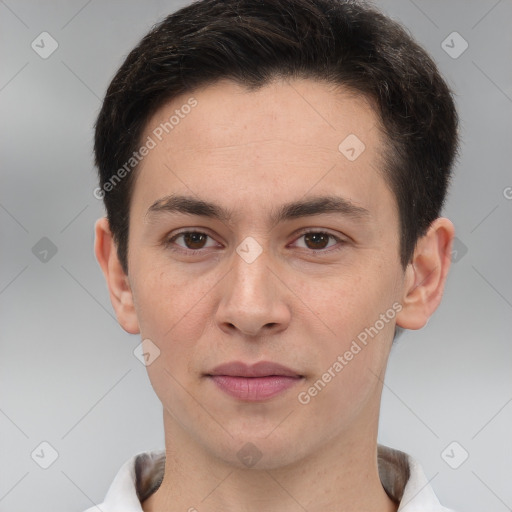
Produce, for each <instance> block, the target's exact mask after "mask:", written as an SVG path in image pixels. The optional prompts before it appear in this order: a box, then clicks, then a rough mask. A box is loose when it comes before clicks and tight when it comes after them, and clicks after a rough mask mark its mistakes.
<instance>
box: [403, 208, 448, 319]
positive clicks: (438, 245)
mask: <svg viewBox="0 0 512 512" xmlns="http://www.w3.org/2000/svg"><path fill="white" fill-rule="evenodd" d="M454 236H455V228H454V227H453V224H452V222H451V221H450V220H448V219H446V218H443V217H439V218H437V219H436V220H435V221H434V222H432V224H431V225H430V227H429V229H428V231H427V233H426V234H425V235H424V236H423V237H421V238H420V239H419V240H418V242H417V244H416V248H415V250H414V255H413V257H412V260H411V262H410V263H409V265H408V266H407V268H406V271H405V281H404V283H405V284H404V290H403V296H402V301H401V304H402V310H401V311H400V313H398V315H397V317H396V323H397V325H398V326H400V327H403V328H404V329H421V328H422V327H424V326H425V325H426V323H427V322H428V320H429V318H430V316H431V315H432V313H433V312H434V311H435V310H436V309H437V306H439V303H440V302H441V297H442V296H443V290H444V285H445V283H446V278H447V275H448V270H449V268H450V263H451V252H452V243H453V237H454Z"/></svg>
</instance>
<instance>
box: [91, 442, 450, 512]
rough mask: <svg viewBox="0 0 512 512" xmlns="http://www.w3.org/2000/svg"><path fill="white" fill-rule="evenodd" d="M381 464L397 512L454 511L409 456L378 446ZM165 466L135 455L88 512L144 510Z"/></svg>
mask: <svg viewBox="0 0 512 512" xmlns="http://www.w3.org/2000/svg"><path fill="white" fill-rule="evenodd" d="M378 465H379V476H380V480H381V482H382V486H383V487H384V489H385V491H386V492H387V494H388V495H389V496H390V497H391V498H392V499H394V500H395V501H396V502H398V503H400V506H399V507H398V512H453V510H451V509H448V508H445V507H443V506H441V504H440V503H439V500H438V499H437V497H436V495H435V494H434V490H433V489H432V487H431V486H430V484H429V482H428V480H427V478H426V476H425V474H424V473H423V469H422V468H421V466H420V465H419V464H418V462H416V461H415V460H414V459H413V458H412V457H411V456H410V455H407V454H406V453H404V452H401V451H399V450H394V449H392V448H388V447H386V446H382V445H379V446H378ZM164 466H165V452H164V451H153V452H144V453H139V454H137V455H134V456H133V457H132V458H131V459H130V460H128V461H127V462H126V463H125V464H124V465H123V466H122V467H121V469H120V470H119V472H118V474H117V476H116V477H115V479H114V481H113V482H112V485H111V486H110V488H109V490H108V492H107V495H106V497H105V501H103V503H100V504H98V507H96V506H94V507H91V508H89V509H87V510H86V511H85V512H99V511H101V512H142V506H141V502H143V501H144V500H145V499H146V498H148V497H149V496H150V495H151V494H152V493H153V492H155V491H156V489H157V488H158V486H159V485H160V482H161V480H162V477H163V473H164Z"/></svg>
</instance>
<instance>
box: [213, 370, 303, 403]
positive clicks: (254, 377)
mask: <svg viewBox="0 0 512 512" xmlns="http://www.w3.org/2000/svg"><path fill="white" fill-rule="evenodd" d="M206 376H207V377H208V378H209V379H211V380H212V381H213V382H214V383H215V385H216V386H217V388H218V389H220V390H221V391H223V392H224V393H226V394H228V395H230V396H231V397H233V398H236V399H238V400H244V401H248V402H254V401H263V400H267V399H270V398H272V397H273V396H276V395H278V394H280V393H282V392H284V391H286V390H287V389H289V388H291V387H292V386H295V385H296V384H297V383H298V382H299V381H301V380H302V378H303V375H300V374H299V373H298V372H296V371H295V370H292V369H291V368H288V367H286V366H283V365H280V364H277V363H272V362H269V361H261V362H259V363H256V364H254V365H247V364H245V363H242V362H240V361H234V362H231V363H226V364H222V365H220V366H217V367H216V368H214V369H213V370H212V371H211V372H210V373H208V374H206Z"/></svg>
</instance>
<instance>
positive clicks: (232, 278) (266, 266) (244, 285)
mask: <svg viewBox="0 0 512 512" xmlns="http://www.w3.org/2000/svg"><path fill="white" fill-rule="evenodd" d="M272 267H275V265H272V262H271V258H270V256H269V255H268V252H266V251H265V250H264V251H263V252H262V253H261V254H260V255H259V256H258V257H257V258H256V260H254V261H252V262H251V263H248V262H247V261H245V260H244V259H243V258H242V257H240V256H239V255H238V254H237V253H234V255H233V265H232V267H231V271H230V272H229V273H228V275H227V276H226V279H224V280H223V286H222V289H221V290H220V292H221V294H222V295H221V299H220V302H219V306H218V308H217V311H216V315H215V316H216V322H217V325H218V326H219V327H220V328H221V329H222V330H223V331H224V332H227V333H230V334H233V333H234V332H236V331H238V332H239V333H241V334H243V335H246V336H252V337H254V336H264V335H269V334H275V333H278V332H280V331H283V330H285V329H286V328H287V327H288V325H289V323H290V318H291V313H290V307H289V302H288V299H289V298H290V293H289V291H288V290H287V288H286V287H285V286H284V285H283V282H282V281H283V280H282V279H279V278H278V276H276V274H278V270H277V269H273V268H272Z"/></svg>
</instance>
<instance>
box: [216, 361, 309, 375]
mask: <svg viewBox="0 0 512 512" xmlns="http://www.w3.org/2000/svg"><path fill="white" fill-rule="evenodd" d="M207 375H208V376H213V375H227V376H230V377H270V376H283V377H302V375H300V374H299V373H298V372H296V371H295V370H292V369H291V368H287V367H286V366H283V365H281V364H278V363H272V362H270V361H260V362H259V363H256V364H253V365H247V364H245V363H243V362H241V361H233V362H231V363H225V364H221V365H219V366H217V367H215V368H214V369H213V370H212V371H211V372H210V373H208V374H207Z"/></svg>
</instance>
